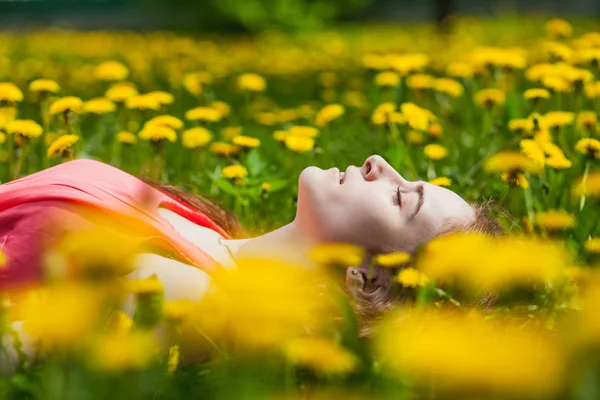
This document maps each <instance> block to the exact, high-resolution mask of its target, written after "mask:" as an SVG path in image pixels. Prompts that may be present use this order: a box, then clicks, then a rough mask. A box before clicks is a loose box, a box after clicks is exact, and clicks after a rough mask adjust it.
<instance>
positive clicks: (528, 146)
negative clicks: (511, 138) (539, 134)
mask: <svg viewBox="0 0 600 400" xmlns="http://www.w3.org/2000/svg"><path fill="white" fill-rule="evenodd" d="M519 146H520V147H521V151H522V152H523V154H525V155H527V156H528V157H529V158H531V159H532V160H533V161H535V162H536V163H537V164H538V165H539V166H540V167H544V165H545V163H546V154H545V153H544V149H543V148H542V147H541V146H540V145H539V144H538V143H537V142H536V141H535V140H531V139H525V140H521V141H520V142H519Z"/></svg>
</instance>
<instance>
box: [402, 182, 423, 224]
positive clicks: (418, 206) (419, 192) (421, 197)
mask: <svg viewBox="0 0 600 400" xmlns="http://www.w3.org/2000/svg"><path fill="white" fill-rule="evenodd" d="M423 189H424V187H423V185H419V186H417V195H418V196H419V201H417V207H416V208H415V211H413V213H412V214H411V215H410V217H408V219H407V220H406V222H408V221H410V220H411V219H413V218H414V217H415V216H416V215H417V214H418V213H419V211H420V210H421V207H423V203H424V202H425V198H424V197H423Z"/></svg>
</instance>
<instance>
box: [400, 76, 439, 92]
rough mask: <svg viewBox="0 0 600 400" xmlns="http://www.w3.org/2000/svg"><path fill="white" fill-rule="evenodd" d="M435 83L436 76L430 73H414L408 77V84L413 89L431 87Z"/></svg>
mask: <svg viewBox="0 0 600 400" xmlns="http://www.w3.org/2000/svg"><path fill="white" fill-rule="evenodd" d="M434 85H435V78H434V77H433V76H431V75H428V74H414V75H411V76H409V77H408V78H407V79H406V86H408V87H409V88H411V89H418V90H423V89H431V88H432V87H433V86H434Z"/></svg>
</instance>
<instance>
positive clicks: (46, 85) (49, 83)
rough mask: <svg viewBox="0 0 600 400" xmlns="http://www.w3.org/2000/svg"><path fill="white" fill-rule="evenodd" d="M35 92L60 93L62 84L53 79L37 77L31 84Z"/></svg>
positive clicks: (30, 87) (31, 88)
mask: <svg viewBox="0 0 600 400" xmlns="http://www.w3.org/2000/svg"><path fill="white" fill-rule="evenodd" d="M29 90H30V91H31V92H33V93H58V91H59V90H60V86H59V85H58V83H56V81H53V80H52V79H36V80H34V81H32V82H31V83H30V84H29Z"/></svg>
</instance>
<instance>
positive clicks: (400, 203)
mask: <svg viewBox="0 0 600 400" xmlns="http://www.w3.org/2000/svg"><path fill="white" fill-rule="evenodd" d="M396 201H397V202H398V207H400V208H402V192H400V186H398V187H397V188H396Z"/></svg>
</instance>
